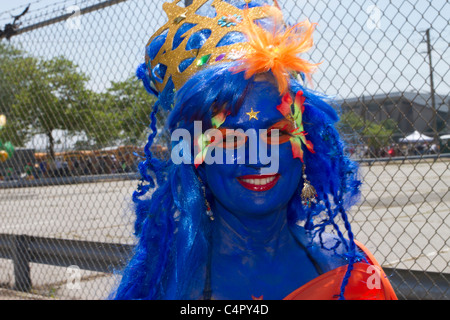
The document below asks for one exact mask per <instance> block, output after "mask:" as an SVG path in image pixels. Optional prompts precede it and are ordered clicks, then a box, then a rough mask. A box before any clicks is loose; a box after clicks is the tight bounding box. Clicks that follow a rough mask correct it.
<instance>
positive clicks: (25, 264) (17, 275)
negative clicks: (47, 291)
mask: <svg viewBox="0 0 450 320" xmlns="http://www.w3.org/2000/svg"><path fill="white" fill-rule="evenodd" d="M29 244H30V239H29V237H28V236H26V235H16V236H14V238H13V243H12V248H13V250H12V258H13V259H12V260H13V263H14V289H15V290H19V291H29V290H30V289H31V273H30V251H29Z"/></svg>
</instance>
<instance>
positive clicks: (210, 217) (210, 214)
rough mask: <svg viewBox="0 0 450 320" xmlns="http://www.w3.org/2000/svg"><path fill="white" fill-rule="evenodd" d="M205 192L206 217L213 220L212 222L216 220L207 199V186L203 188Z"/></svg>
mask: <svg viewBox="0 0 450 320" xmlns="http://www.w3.org/2000/svg"><path fill="white" fill-rule="evenodd" d="M202 190H203V198H204V199H205V206H206V215H207V216H208V217H209V219H211V221H213V220H214V214H213V212H212V210H211V206H210V205H209V202H208V199H206V188H205V186H202Z"/></svg>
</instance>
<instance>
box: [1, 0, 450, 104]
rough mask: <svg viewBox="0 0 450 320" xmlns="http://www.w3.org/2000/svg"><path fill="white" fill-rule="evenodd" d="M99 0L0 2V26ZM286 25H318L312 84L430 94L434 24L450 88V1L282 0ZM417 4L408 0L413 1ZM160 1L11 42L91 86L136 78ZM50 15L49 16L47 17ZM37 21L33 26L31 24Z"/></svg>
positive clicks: (132, 1)
mask: <svg viewBox="0 0 450 320" xmlns="http://www.w3.org/2000/svg"><path fill="white" fill-rule="evenodd" d="M99 2H102V0H53V1H52V0H27V1H25V0H15V1H11V0H0V26H3V25H4V24H5V23H7V22H10V19H11V18H10V15H11V14H18V13H20V12H21V11H22V10H23V9H24V8H25V6H26V5H27V4H28V3H31V7H30V12H29V14H27V16H26V17H27V18H28V21H27V20H26V19H25V17H24V19H25V20H24V23H25V24H26V23H30V22H29V19H30V18H32V17H35V16H36V15H41V17H40V18H39V19H40V20H39V19H34V20H33V21H34V22H36V21H41V20H42V19H44V20H45V19H48V18H53V17H55V16H58V15H62V14H65V13H68V12H69V11H67V10H68V8H69V7H70V6H72V5H77V6H79V7H81V8H83V7H85V6H86V5H92V4H95V3H99ZM278 2H279V3H280V5H281V6H282V7H283V8H284V10H283V11H284V13H285V18H286V19H287V20H288V22H291V23H292V22H297V21H301V20H303V19H306V18H308V19H310V21H312V22H316V23H318V26H317V29H316V32H315V36H314V39H315V47H314V48H313V49H312V51H311V53H310V54H307V55H306V58H307V59H309V60H310V61H312V62H316V63H319V62H320V63H321V65H320V67H319V70H318V71H317V72H316V73H315V74H314V75H313V83H314V88H315V89H316V90H318V91H321V92H324V93H326V94H328V95H332V96H335V97H336V98H337V99H345V98H353V97H360V96H362V95H375V94H383V93H384V94H388V93H389V92H399V91H400V92H404V91H411V92H430V77H429V75H430V65H429V61H428V58H429V56H428V54H427V52H426V49H427V47H426V44H425V43H423V40H424V32H423V31H425V30H426V29H427V28H431V32H430V33H431V44H432V47H433V50H432V56H431V57H432V62H433V68H434V70H433V77H434V83H435V90H436V92H437V93H438V94H440V95H443V96H448V95H449V92H450V72H449V69H450V50H449V49H450V47H449V43H448V39H450V25H449V23H448V22H449V20H450V3H448V1H446V0H433V1H425V0H419V1H417V0H409V1H387V0H382V1H364V0H356V1H350V0H342V1H338V0H310V1H305V0H300V1H295V0H285V1H284V0H279V1H278ZM410 2H411V3H412V4H411V3H410ZM162 3H163V1H159V0H128V1H126V2H125V3H121V4H118V5H114V6H112V7H109V8H107V9H103V10H100V11H97V12H94V13H90V14H86V15H83V16H80V17H79V20H74V21H76V22H79V24H78V27H77V25H75V28H74V27H73V25H72V26H70V25H68V22H61V23H58V24H55V25H52V26H49V27H45V28H43V29H39V30H36V31H32V32H29V33H26V34H22V35H19V36H17V37H14V38H13V39H12V40H11V43H12V44H13V45H15V46H18V47H20V48H21V49H23V50H25V51H26V52H28V53H30V54H31V55H35V56H40V57H44V58H52V57H54V56H58V55H63V56H65V57H66V58H68V59H70V60H72V61H74V62H75V63H76V64H77V65H78V66H79V68H80V70H81V71H82V72H84V73H85V74H87V75H88V76H89V77H90V81H89V85H90V87H91V89H93V90H96V91H103V90H105V89H106V88H108V87H109V86H110V83H111V81H123V80H125V79H126V78H128V77H130V76H132V75H133V74H134V72H135V70H136V67H137V66H138V65H139V64H140V63H142V62H144V47H145V44H146V43H147V41H148V39H149V38H150V36H151V35H152V34H153V33H154V32H155V31H156V30H157V28H158V27H159V26H161V25H163V24H164V23H165V22H166V17H165V14H164V12H163V11H162V9H161V7H162ZM48 13H50V14H49V15H46V14H48ZM34 22H33V23H34Z"/></svg>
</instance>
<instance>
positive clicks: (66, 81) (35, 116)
mask: <svg viewBox="0 0 450 320" xmlns="http://www.w3.org/2000/svg"><path fill="white" fill-rule="evenodd" d="M30 59H31V60H32V62H33V63H31V64H30V65H28V66H26V71H27V73H26V74H27V76H26V78H25V79H22V81H21V87H20V89H19V91H18V92H17V93H15V94H14V103H13V105H12V110H13V112H14V114H15V115H16V116H17V117H16V121H15V124H16V125H17V126H18V127H19V128H26V131H27V137H31V136H33V135H35V134H44V135H45V136H46V137H47V138H48V141H49V144H48V152H49V154H50V157H51V158H52V159H53V158H54V157H55V151H54V144H55V139H54V137H53V131H54V130H56V129H60V130H67V131H68V132H77V131H78V129H79V124H78V123H77V120H78V111H77V110H83V109H85V108H86V107H87V105H86V102H87V97H88V96H89V92H88V91H87V90H86V89H85V84H86V82H87V81H88V77H87V76H86V75H84V74H82V73H80V72H79V71H77V66H76V65H75V64H74V63H73V62H71V61H69V60H67V59H65V58H63V57H56V58H53V59H51V60H48V61H47V60H42V59H34V58H30Z"/></svg>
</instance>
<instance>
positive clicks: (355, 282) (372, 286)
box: [284, 241, 397, 300]
mask: <svg viewBox="0 0 450 320" xmlns="http://www.w3.org/2000/svg"><path fill="white" fill-rule="evenodd" d="M355 242H356V245H357V246H358V247H359V248H361V250H362V251H363V252H364V253H365V254H366V257H367V259H368V261H369V264H367V263H365V262H358V263H355V264H354V268H353V270H352V273H351V276H350V279H349V281H348V284H347V287H346V288H345V293H344V297H345V299H347V300H397V296H396V295H395V292H394V290H393V288H392V286H391V284H390V282H389V280H388V279H387V277H386V275H385V273H384V272H383V270H382V268H381V266H380V265H379V264H378V262H377V261H376V259H375V257H374V256H373V255H372V253H370V252H369V250H367V248H366V247H364V246H363V245H362V244H361V243H359V242H357V241H355ZM346 271H347V266H341V267H338V268H336V269H333V270H331V271H328V272H327V273H324V274H322V275H320V276H319V277H317V278H315V279H313V280H311V281H310V282H308V283H306V284H305V285H303V286H301V287H300V288H298V289H297V290H295V291H294V292H292V293H291V294H289V295H288V296H287V297H286V298H284V300H337V299H338V298H339V293H340V291H341V284H342V279H343V278H344V275H345V272H346Z"/></svg>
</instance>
